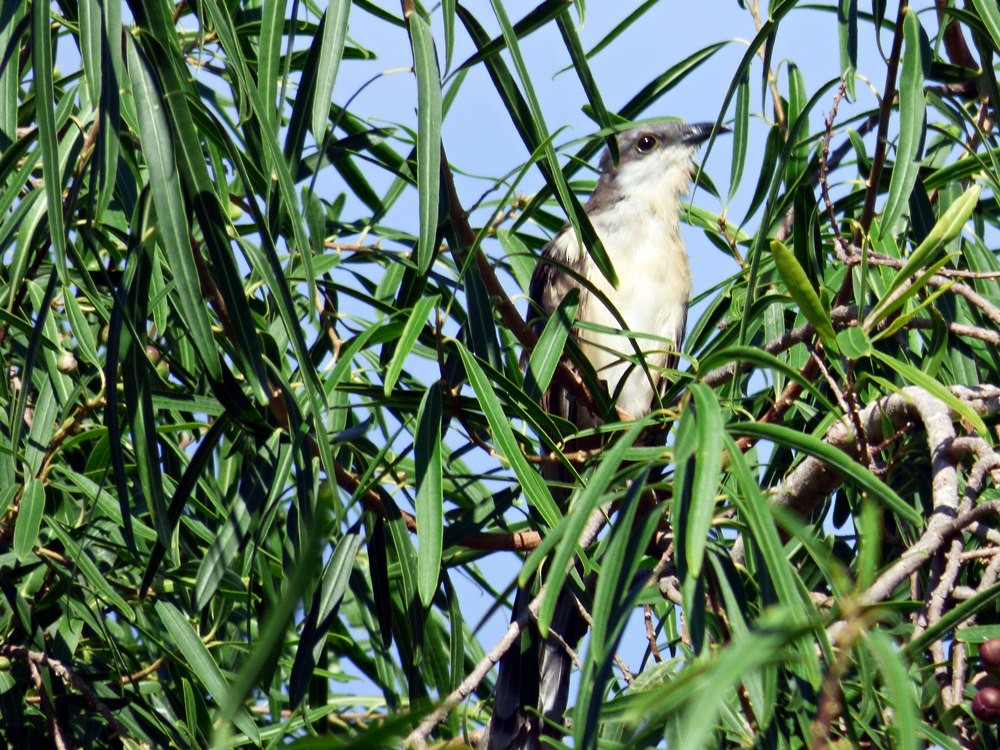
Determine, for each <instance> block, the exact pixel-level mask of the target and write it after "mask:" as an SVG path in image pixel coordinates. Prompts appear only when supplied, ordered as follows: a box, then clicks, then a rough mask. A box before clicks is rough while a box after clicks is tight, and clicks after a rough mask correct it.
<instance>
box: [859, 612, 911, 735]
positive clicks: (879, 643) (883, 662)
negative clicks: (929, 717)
mask: <svg viewBox="0 0 1000 750" xmlns="http://www.w3.org/2000/svg"><path fill="white" fill-rule="evenodd" d="M864 643H865V646H866V647H867V648H868V650H869V651H871V653H872V655H873V656H874V657H875V660H876V661H877V662H878V665H879V674H880V675H881V676H882V682H883V684H884V685H885V687H886V695H885V697H884V698H883V700H884V702H885V705H884V709H887V710H885V713H886V714H887V715H891V716H892V720H891V724H890V726H891V728H892V735H893V737H894V738H895V741H894V742H893V747H898V748H900V749H901V750H917V748H918V747H920V743H919V741H918V739H917V738H918V726H919V725H920V721H919V718H918V709H917V694H916V691H915V690H914V688H913V680H912V679H911V677H910V674H909V670H907V668H906V665H905V664H903V660H902V658H901V655H900V652H899V649H897V648H896V644H895V643H893V641H892V639H891V638H890V637H889V635H888V634H887V633H883V632H881V631H878V630H869V631H867V632H866V633H865V634H864Z"/></svg>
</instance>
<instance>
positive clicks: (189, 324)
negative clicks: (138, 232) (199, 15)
mask: <svg viewBox="0 0 1000 750" xmlns="http://www.w3.org/2000/svg"><path fill="white" fill-rule="evenodd" d="M127 39H128V45H127V50H128V64H129V73H130V74H131V80H132V93H133V94H134V96H135V104H136V112H137V114H138V116H139V137H140V138H141V140H142V147H143V148H142V152H143V155H144V156H145V157H146V163H147V165H148V166H149V176H150V179H149V186H150V190H151V191H152V193H153V205H155V206H156V228H157V230H158V231H159V233H160V234H161V235H162V238H163V241H162V243H161V247H162V250H163V252H164V253H165V254H166V257H167V262H168V264H169V266H170V270H171V273H172V274H173V280H174V288H175V289H176V292H177V295H178V297H179V300H178V304H177V305H176V306H175V310H176V311H177V313H178V314H179V315H180V316H181V318H182V319H183V320H184V323H185V327H186V328H187V334H188V336H190V337H191V342H192V343H193V344H194V347H195V349H196V350H197V352H198V354H199V356H200V358H201V361H202V364H203V365H204V366H205V369H206V370H207V371H208V374H209V376H210V377H212V378H214V379H216V380H222V367H221V364H220V362H219V354H218V350H217V349H216V346H215V338H214V336H213V334H212V326H211V324H210V322H209V319H208V311H207V310H206V309H205V304H204V302H203V295H202V289H201V282H200V281H199V279H198V272H197V267H196V266H195V261H194V250H193V249H192V247H191V239H190V238H191V228H190V226H189V225H188V209H187V206H185V204H184V196H183V194H182V191H181V184H180V180H179V177H178V174H177V165H176V163H175V162H174V137H173V134H172V133H171V131H170V123H169V122H168V120H167V112H166V109H165V105H164V102H163V98H162V96H161V94H160V91H159V88H158V86H157V84H156V81H155V79H154V76H153V73H152V71H151V70H150V69H149V67H148V66H147V64H146V61H145V59H144V58H143V56H142V53H141V52H140V51H139V49H138V48H137V47H136V45H135V44H134V43H133V42H132V39H131V37H127Z"/></svg>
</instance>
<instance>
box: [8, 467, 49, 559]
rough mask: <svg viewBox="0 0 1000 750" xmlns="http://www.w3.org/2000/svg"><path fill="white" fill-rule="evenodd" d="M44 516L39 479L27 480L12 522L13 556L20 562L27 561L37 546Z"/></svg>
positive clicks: (42, 496) (43, 491)
mask: <svg viewBox="0 0 1000 750" xmlns="http://www.w3.org/2000/svg"><path fill="white" fill-rule="evenodd" d="M44 515H45V486H44V485H43V484H42V482H41V480H39V479H29V480H28V483H27V484H26V485H25V486H24V492H23V493H21V507H20V509H19V510H18V512H17V520H16V521H15V522H14V554H15V555H16V556H17V559H18V560H20V561H22V562H23V561H25V560H27V559H28V558H29V557H30V556H31V555H32V554H33V550H34V548H35V545H36V544H38V535H39V534H40V533H41V530H42V517H43V516H44Z"/></svg>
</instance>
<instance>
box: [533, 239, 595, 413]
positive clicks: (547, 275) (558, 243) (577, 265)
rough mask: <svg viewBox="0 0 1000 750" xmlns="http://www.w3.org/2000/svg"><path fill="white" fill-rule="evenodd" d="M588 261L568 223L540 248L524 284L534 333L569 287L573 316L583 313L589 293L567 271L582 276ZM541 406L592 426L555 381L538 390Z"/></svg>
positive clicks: (539, 330) (540, 328) (563, 297)
mask: <svg viewBox="0 0 1000 750" xmlns="http://www.w3.org/2000/svg"><path fill="white" fill-rule="evenodd" d="M589 262H590V256H588V255H587V254H586V253H582V252H580V249H579V243H578V242H577V239H576V235H575V234H574V232H573V229H572V227H565V228H564V229H563V230H562V231H561V232H559V234H557V235H556V236H555V237H554V238H553V239H552V241H551V242H549V244H547V245H546V246H545V249H544V250H542V257H541V258H539V259H538V265H536V266H535V271H534V273H533V274H532V275H531V283H530V284H529V285H528V294H529V296H530V297H531V306H530V308H529V310H528V324H529V325H531V326H532V328H533V329H534V331H535V333H536V334H541V332H542V329H543V328H544V327H545V321H546V320H547V319H548V316H550V315H551V314H552V313H553V312H555V310H556V308H558V307H559V303H560V302H562V300H563V299H565V297H566V295H567V294H569V292H570V290H571V289H579V290H580V307H579V308H578V310H577V316H578V317H582V316H584V315H585V310H586V305H587V301H588V298H589V296H590V295H589V293H588V292H587V290H586V289H585V288H584V287H582V286H581V285H580V284H579V283H577V281H576V279H575V278H574V277H573V275H572V274H571V273H568V272H567V271H572V272H573V273H575V274H577V275H578V276H586V273H587V264H588V263H589ZM541 406H542V408H543V409H544V410H545V411H547V412H549V413H550V414H555V415H556V416H560V417H562V418H563V419H566V420H569V421H570V422H573V423H574V424H576V425H577V426H578V427H591V426H593V419H592V418H590V419H577V415H576V413H575V412H576V409H575V400H574V399H572V398H570V397H569V395H568V394H567V393H566V390H565V389H564V388H562V387H561V386H560V385H559V384H558V383H557V382H555V381H553V382H552V383H551V384H550V385H549V387H548V389H547V390H546V392H545V393H544V394H542V399H541Z"/></svg>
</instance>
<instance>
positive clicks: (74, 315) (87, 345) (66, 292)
mask: <svg viewBox="0 0 1000 750" xmlns="http://www.w3.org/2000/svg"><path fill="white" fill-rule="evenodd" d="M62 297H63V302H64V304H65V305H66V317H67V318H69V325H70V330H71V331H72V332H73V338H74V339H76V347H77V354H79V356H80V358H81V359H83V360H84V361H85V362H87V363H88V364H91V365H93V366H94V367H100V366H101V360H100V359H99V358H98V356H97V337H96V336H94V330H93V329H92V328H91V327H90V324H89V323H88V322H87V318H86V316H85V315H84V314H83V310H82V309H81V307H80V303H79V301H77V299H76V295H74V294H73V292H72V291H71V290H70V289H69V288H66V287H64V288H63V294H62Z"/></svg>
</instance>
